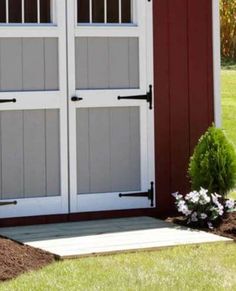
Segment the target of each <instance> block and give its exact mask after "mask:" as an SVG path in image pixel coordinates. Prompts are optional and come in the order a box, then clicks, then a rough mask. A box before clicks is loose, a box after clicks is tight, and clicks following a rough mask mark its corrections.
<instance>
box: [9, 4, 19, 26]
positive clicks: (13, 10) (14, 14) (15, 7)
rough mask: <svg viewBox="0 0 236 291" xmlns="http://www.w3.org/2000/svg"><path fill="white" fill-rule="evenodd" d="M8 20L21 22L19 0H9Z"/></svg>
mask: <svg viewBox="0 0 236 291" xmlns="http://www.w3.org/2000/svg"><path fill="white" fill-rule="evenodd" d="M9 22H10V23H21V22H22V16H21V0H9Z"/></svg>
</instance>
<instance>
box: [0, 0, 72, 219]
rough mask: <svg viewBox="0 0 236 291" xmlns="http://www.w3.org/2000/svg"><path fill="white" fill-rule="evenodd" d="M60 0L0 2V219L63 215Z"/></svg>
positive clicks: (62, 7)
mask: <svg viewBox="0 0 236 291" xmlns="http://www.w3.org/2000/svg"><path fill="white" fill-rule="evenodd" d="M65 11H66V1H61V0H60V1H57V0H56V1H50V0H40V1H37V0H14V1H10V0H9V1H8V0H6V1H5V0H3V1H0V203H4V204H5V203H11V202H15V201H16V202H17V204H16V205H11V204H10V205H5V206H2V207H0V208H1V209H0V218H6V217H19V216H37V215H47V214H57V213H66V212H68V158H67V152H68V148H67V137H68V131H67V120H68V116H67V113H68V111H67V74H66V65H67V62H66V58H67V54H66V41H67V40H66V21H65V20H66V18H65Z"/></svg>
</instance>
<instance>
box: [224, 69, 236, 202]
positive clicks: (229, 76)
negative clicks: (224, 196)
mask: <svg viewBox="0 0 236 291" xmlns="http://www.w3.org/2000/svg"><path fill="white" fill-rule="evenodd" d="M221 92H222V127H223V129H224V130H225V132H226V134H227V136H228V137H229V139H230V140H231V141H232V143H233V144H234V145H235V148H236V70H232V69H231V70H222V71H221ZM230 196H231V197H232V198H234V199H236V191H235V192H233V193H232V194H231V195H230Z"/></svg>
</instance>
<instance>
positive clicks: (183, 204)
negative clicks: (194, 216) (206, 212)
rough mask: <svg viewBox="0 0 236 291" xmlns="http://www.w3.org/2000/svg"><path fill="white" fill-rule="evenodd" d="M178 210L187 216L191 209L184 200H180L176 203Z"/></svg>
mask: <svg viewBox="0 0 236 291" xmlns="http://www.w3.org/2000/svg"><path fill="white" fill-rule="evenodd" d="M177 207H178V211H179V212H182V213H183V214H184V215H186V216H188V215H189V214H190V213H191V211H190V210H189V209H188V206H187V204H186V202H185V201H184V200H180V201H179V202H178V204H177Z"/></svg>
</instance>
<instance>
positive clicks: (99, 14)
mask: <svg viewBox="0 0 236 291" xmlns="http://www.w3.org/2000/svg"><path fill="white" fill-rule="evenodd" d="M93 22H94V23H104V0H93Z"/></svg>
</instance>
